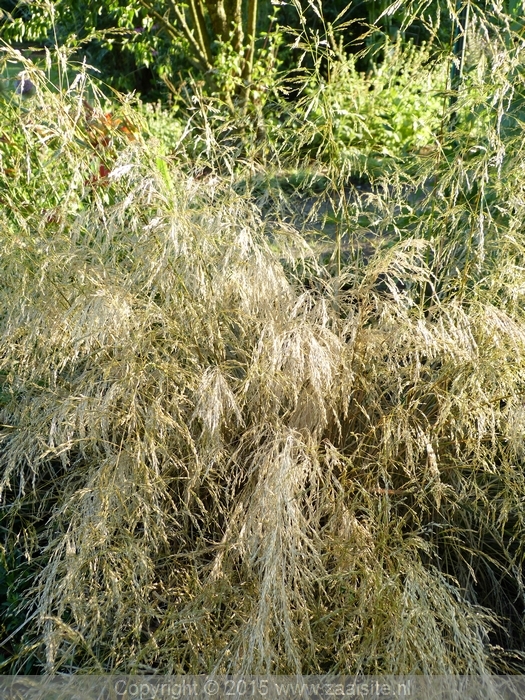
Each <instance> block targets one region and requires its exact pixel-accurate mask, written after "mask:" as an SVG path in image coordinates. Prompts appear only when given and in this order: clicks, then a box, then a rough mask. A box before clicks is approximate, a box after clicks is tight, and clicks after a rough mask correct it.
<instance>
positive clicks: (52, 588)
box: [0, 41, 525, 674]
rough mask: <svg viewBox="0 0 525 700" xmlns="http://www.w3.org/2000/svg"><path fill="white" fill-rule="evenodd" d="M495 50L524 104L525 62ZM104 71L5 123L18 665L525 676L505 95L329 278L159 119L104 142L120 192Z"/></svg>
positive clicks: (16, 110)
mask: <svg viewBox="0 0 525 700" xmlns="http://www.w3.org/2000/svg"><path fill="white" fill-rule="evenodd" d="M491 46H492V47H493V51H494V65H497V66H499V69H498V70H499V72H498V73H497V78H498V80H500V84H501V86H505V85H507V84H508V85H512V86H513V88H514V89H515V90H516V91H518V90H519V89H520V85H521V84H520V82H519V80H520V78H519V76H518V77H516V73H515V72H513V70H512V66H513V65H514V63H513V61H518V60H519V58H520V55H521V54H520V51H522V48H521V45H519V46H515V47H514V48H513V49H512V50H510V49H508V48H507V47H505V46H502V45H501V44H498V42H497V41H495V42H494V43H493V44H491ZM496 58H498V60H499V62H497V61H496ZM505 61H507V63H505ZM82 75H84V78H83V80H85V83H84V82H82V81H80V80H79V81H77V82H76V83H75V87H74V89H73V88H72V87H71V88H70V89H69V91H66V92H65V94H64V92H62V93H56V92H53V91H50V90H49V89H48V87H47V86H46V83H45V80H44V78H43V77H42V76H39V75H38V74H37V75H35V76H34V77H33V78H32V79H33V82H34V83H35V85H36V95H35V97H34V98H32V101H31V102H28V103H27V104H25V103H24V105H21V103H20V102H17V101H16V100H17V99H18V98H16V97H15V98H13V101H11V102H9V103H6V104H7V107H6V109H7V108H8V109H9V110H11V111H10V115H11V117H10V118H11V119H12V120H13V123H14V124H15V125H16V128H13V133H14V137H13V138H14V141H13V143H16V144H17V145H16V148H14V147H13V149H11V150H7V149H3V150H2V158H3V160H2V168H4V172H5V169H7V168H10V169H13V170H15V171H16V172H15V176H14V178H13V179H12V180H9V179H6V180H5V183H6V186H5V192H3V193H2V195H1V196H2V209H1V214H0V215H1V217H2V233H1V237H0V279H1V285H0V378H1V394H0V424H1V427H0V464H1V477H0V488H1V494H2V501H1V511H0V518H1V520H0V524H1V530H0V532H1V536H2V543H1V546H2V556H3V564H2V565H3V566H4V568H8V567H9V566H11V569H10V574H13V576H12V577H11V578H10V579H9V581H12V582H11V583H9V584H8V585H9V587H10V588H9V592H10V593H13V592H14V591H16V592H17V595H18V598H17V599H16V602H13V600H14V598H13V596H11V597H7V596H6V601H7V602H8V603H9V605H10V607H9V606H8V613H9V615H10V616H11V618H12V619H13V620H14V619H16V620H17V621H19V622H18V624H17V625H14V624H13V626H12V627H11V628H10V630H9V633H8V634H6V637H7V640H6V639H4V640H0V641H3V643H4V648H9V650H10V656H9V658H7V659H6V661H5V662H4V668H5V667H7V668H8V669H9V670H10V672H19V671H21V670H23V669H25V668H27V664H28V663H30V662H31V663H32V664H33V668H34V669H36V671H37V672H41V671H45V672H72V673H75V672H83V673H85V672H91V673H101V672H119V673H124V672H128V673H142V672H148V673H164V674H170V673H179V674H184V673H192V674H196V673H206V672H211V671H216V672H219V673H263V672H271V673H281V674H282V673H304V674H308V673H341V674H356V673H370V674H387V673H390V674H404V673H407V674H408V673H424V674H449V673H451V674H482V673H489V672H495V671H498V672H512V671H516V670H517V671H520V672H522V671H523V667H524V658H523V650H524V644H525V630H524V628H523V621H522V620H523V585H522V584H523V582H522V561H523V554H524V551H523V541H524V539H523V533H524V525H525V507H524V503H525V499H524V498H523V496H524V493H525V481H524V477H523V454H524V441H523V435H524V431H525V410H524V406H523V387H524V385H525V363H524V359H523V358H524V357H525V318H524V314H523V298H522V297H523V293H524V290H525V277H524V274H523V269H524V265H523V259H524V257H525V244H524V243H523V241H522V237H521V231H522V228H523V223H524V221H525V209H524V207H523V202H522V197H521V196H520V194H519V192H520V191H521V190H520V188H521V184H520V183H521V176H522V159H521V156H520V146H519V144H520V142H521V138H522V131H521V124H519V122H516V121H514V122H513V123H512V125H511V126H508V127H505V128H506V129H507V130H506V131H505V129H504V128H503V127H504V126H505V124H504V122H503V117H504V116H505V114H506V112H500V111H499V110H504V99H503V95H504V93H505V91H504V89H503V87H502V88H501V91H500V93H501V101H500V102H499V103H496V102H494V101H493V102H490V100H489V98H490V96H491V94H492V93H491V90H492V89H493V86H494V85H496V86H497V89H498V90H499V89H500V88H499V87H498V84H497V81H496V80H495V78H494V74H493V73H491V83H490V86H489V85H488V83H487V85H486V86H485V89H486V97H487V104H488V105H489V106H488V107H487V110H486V112H485V113H484V118H486V119H487V122H488V123H489V124H491V125H492V126H491V130H489V131H488V132H487V133H486V134H485V135H481V136H479V140H478V141H477V142H476V144H474V145H475V146H476V147H475V148H474V146H473V145H472V143H471V141H469V142H468V143H466V145H465V147H464V148H458V147H457V146H455V150H454V151H452V149H451V148H449V147H448V146H447V144H446V143H444V144H443V148H442V149H441V150H439V151H437V152H436V154H435V156H431V157H428V156H425V157H423V156H421V159H420V161H418V165H419V167H418V168H417V169H415V170H412V171H411V172H412V175H410V177H408V176H407V177H405V175H404V173H403V172H401V171H397V172H396V173H395V176H394V175H393V176H392V178H391V180H390V181H389V182H388V183H384V186H383V185H382V184H381V182H379V183H377V184H376V185H371V186H370V190H371V191H370V192H369V193H368V194H367V195H366V196H365V195H363V197H362V198H361V199H359V201H358V202H356V201H355V200H353V199H352V198H350V199H349V200H347V201H345V202H344V203H343V204H341V206H340V208H339V209H338V211H337V212H336V213H337V217H338V218H337V226H338V227H339V228H338V231H339V232H341V231H342V232H344V235H345V236H346V237H347V238H346V239H345V240H346V241H347V242H350V243H352V245H348V246H347V247H346V248H344V246H343V244H342V243H341V240H342V238H341V237H339V238H338V239H337V240H336V241H332V243H333V248H334V257H333V258H332V259H331V260H328V261H327V262H326V264H322V263H321V262H320V260H319V248H318V241H317V240H316V239H315V237H314V236H312V235H309V236H308V237H306V236H303V235H301V234H300V233H299V232H298V231H297V230H296V229H295V228H294V227H293V226H292V225H291V224H290V221H289V220H280V219H279V217H278V216H273V217H272V218H271V221H268V220H265V219H264V218H263V217H262V216H261V212H260V210H259V209H258V208H257V207H256V206H255V204H254V203H253V201H251V199H250V196H249V194H250V193H249V191H247V188H245V189H244V190H243V195H239V194H238V191H237V190H238V189H239V188H237V190H236V186H235V184H236V183H235V181H234V182H233V183H232V178H233V175H230V176H229V177H228V179H225V178H222V177H220V176H219V175H218V174H217V173H215V172H212V173H211V174H210V175H204V176H202V173H201V176H200V177H199V178H197V177H194V176H193V174H192V172H191V169H190V168H188V167H186V164H184V162H183V159H182V158H181V162H182V164H183V165H184V166H185V167H181V163H177V162H173V161H171V160H170V159H168V158H166V157H164V156H161V155H160V154H159V153H157V152H156V151H155V146H154V144H153V143H151V142H150V143H149V145H148V146H147V147H146V146H145V144H144V143H143V141H142V139H141V138H140V136H139V133H140V128H139V127H140V125H137V135H136V136H135V137H134V138H133V139H130V138H129V137H128V134H126V132H123V131H122V128H119V125H120V124H121V123H122V122H120V123H119V125H115V121H113V122H112V123H109V125H108V121H107V120H105V121H104V124H105V125H106V126H105V127H104V128H106V129H107V130H108V131H109V133H106V134H105V138H106V137H107V138H109V141H108V144H109V145H108V148H109V149H111V150H110V154H109V156H108V158H107V160H106V161H105V162H104V165H105V168H106V169H107V171H108V172H107V173H105V174H103V175H102V174H101V173H100V170H99V161H98V160H97V158H98V157H99V156H98V151H96V149H94V146H93V142H92V140H90V139H89V130H90V128H91V126H92V123H93V122H92V120H93V118H94V116H95V117H97V115H98V114H102V115H103V114H104V110H102V108H101V107H99V106H97V104H95V105H94V109H95V110H99V111H96V113H95V115H93V114H92V115H91V116H90V117H89V118H88V119H87V120H86V117H85V109H84V108H83V106H82V105H83V103H84V100H85V99H86V94H87V93H86V90H87V87H86V86H87V84H88V82H89V81H88V78H87V76H86V73H85V72H84V73H82ZM505 81H506V82H505ZM500 93H498V95H499V94H500ZM93 94H94V95H95V97H96V92H95V93H93V92H91V93H90V95H91V98H90V99H91V102H93V100H94V97H93ZM476 99H478V97H477V98H476ZM480 104H482V103H481V101H478V105H480ZM461 106H462V107H463V106H464V105H461ZM22 107H23V109H22ZM83 109H84V111H82V110H83ZM119 109H121V110H122V116H121V117H118V118H119V119H121V120H127V121H126V125H127V127H126V128H127V129H128V130H129V131H131V132H132V133H134V132H133V128H131V127H133V114H132V113H131V112H130V111H129V109H128V106H127V105H122V106H121V107H120V108H119ZM492 109H494V112H491V111H490V110H492ZM77 114H78V115H79V116H78V118H76V117H75V116H74V115H77ZM81 115H84V116H81ZM500 117H501V118H500ZM97 118H98V117H97ZM100 118H102V117H100ZM115 119H116V117H115ZM90 120H91V122H90ZM491 120H492V121H491ZM112 124H113V126H112ZM90 125H91V126H90ZM511 127H512V128H511ZM2 128H3V129H4V130H5V126H3V127H2ZM44 128H45V130H46V132H45V133H49V134H52V135H53V138H49V139H48V138H34V137H33V135H34V134H39V133H40V132H41V131H42V129H44ZM458 128H459V127H458ZM10 133H11V132H10ZM460 135H461V134H460V132H459V131H457V132H455V133H453V134H451V136H450V138H451V139H452V140H453V139H454V138H460ZM210 138H211V137H210ZM476 138H478V137H477V136H476ZM215 147H217V143H215V144H214V148H215ZM447 149H448V150H447ZM414 157H416V156H414ZM414 172H416V173H417V175H414V174H413V173H414ZM333 184H334V186H339V185H340V184H341V183H339V182H334V183H333ZM387 185H388V186H387ZM281 194H282V196H284V194H283V193H281ZM46 202H47V204H46ZM37 204H38V206H37ZM338 235H339V234H338ZM341 236H342V234H341ZM363 237H364V238H366V241H367V245H368V248H367V252H366V255H363V254H362V251H361V252H360V251H359V249H358V243H359V241H360V240H361V238H363ZM307 240H308V242H307ZM370 241H372V243H370ZM322 245H323V250H324V249H325V248H326V245H327V242H326V241H324V242H323V244H322ZM13 553H16V555H17V557H18V559H16V562H18V563H16V564H12V565H10V564H9V562H10V561H12V560H13V556H12V555H13ZM20 562H21V563H20ZM17 576H18V579H17ZM22 579H23V584H24V585H22V584H21V583H20V582H21V581H22ZM28 579H29V582H28ZM17 580H18V583H19V584H20V585H18V584H17ZM17 585H18V587H17ZM9 601H11V602H9Z"/></svg>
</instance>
